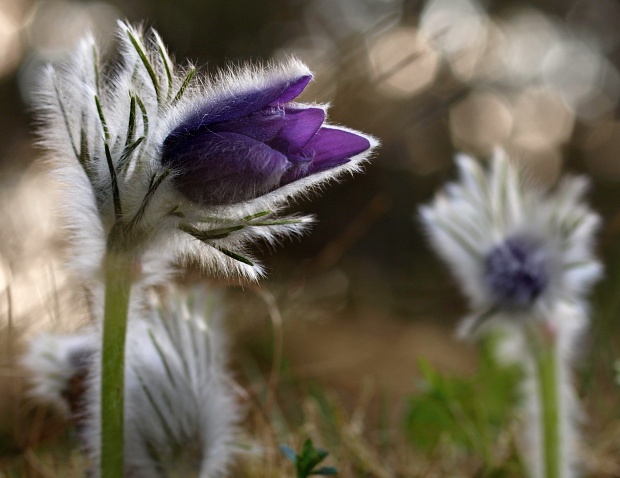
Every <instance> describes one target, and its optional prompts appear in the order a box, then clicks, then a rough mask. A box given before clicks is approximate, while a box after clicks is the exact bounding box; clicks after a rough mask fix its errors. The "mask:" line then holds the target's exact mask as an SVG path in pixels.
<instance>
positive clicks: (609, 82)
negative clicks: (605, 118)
mask: <svg viewBox="0 0 620 478" xmlns="http://www.w3.org/2000/svg"><path fill="white" fill-rule="evenodd" d="M602 62H603V66H602V73H601V76H600V80H599V82H598V85H596V88H594V89H593V90H592V91H591V92H590V94H589V95H588V97H587V98H586V99H584V100H583V101H581V102H580V103H579V104H578V105H577V107H576V108H577V113H578V114H579V116H580V117H581V118H582V119H585V120H589V121H592V120H596V119H597V118H599V117H600V116H602V115H604V114H606V113H609V112H611V111H613V110H614V109H615V107H616V105H617V104H618V98H619V96H620V75H618V70H616V68H615V67H614V66H613V65H611V64H610V63H609V62H608V61H607V60H606V59H604V58H602Z"/></svg>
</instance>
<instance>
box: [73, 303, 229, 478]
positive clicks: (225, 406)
mask: <svg viewBox="0 0 620 478" xmlns="http://www.w3.org/2000/svg"><path fill="white" fill-rule="evenodd" d="M217 299H218V297H217V296H216V295H215V294H212V293H211V294H208V295H206V296H205V295H203V296H199V295H198V294H194V295H191V296H188V297H173V298H171V299H169V300H167V301H165V303H163V304H159V305H158V306H157V307H156V308H154V309H153V311H152V313H151V314H150V316H148V317H136V318H134V319H132V320H130V322H129V330H128V335H127V348H126V350H127V356H126V369H125V370H126V373H125V470H126V476H131V477H132V478H141V477H145V478H147V477H148V478H150V477H153V476H196V477H200V478H212V477H217V476H224V473H225V470H226V468H227V466H228V464H229V462H230V460H231V458H232V455H233V454H234V452H235V451H236V444H235V440H236V436H237V435H236V432H237V428H236V425H237V422H238V418H239V408H238V405H237V403H236V400H235V396H234V393H233V390H232V387H231V379H230V378H229V377H228V375H227V373H226V371H225V357H224V344H223V343H222V342H223V337H222V332H221V330H219V326H218V322H219V317H218V316H219V314H221V312H222V310H221V308H220V307H219V305H218V300H217ZM97 369H98V365H97V363H96V365H95V367H94V370H93V374H91V378H92V380H91V386H90V387H89V400H88V406H89V410H88V417H89V418H88V420H87V422H86V425H85V427H84V435H85V439H86V441H87V443H88V450H89V451H90V452H92V453H93V454H94V456H93V458H94V461H95V462H97V461H98V453H99V450H100V446H99V437H100V432H99V430H100V421H99V413H100V400H99V398H100V394H99V391H100V388H99V380H98V379H97V377H98V370H97ZM94 470H98V467H95V468H94Z"/></svg>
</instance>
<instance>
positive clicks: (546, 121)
mask: <svg viewBox="0 0 620 478" xmlns="http://www.w3.org/2000/svg"><path fill="white" fill-rule="evenodd" d="M513 114H514V128H513V132H512V137H511V140H512V141H513V142H514V143H516V144H518V145H520V146H522V147H525V148H535V149H544V148H552V147H554V146H557V145H560V144H562V143H563V142H565V141H566V140H568V138H569V137H570V135H571V133H572V130H573V125H574V114H573V112H572V111H571V110H570V109H569V108H568V107H567V106H566V104H565V103H564V102H563V101H562V99H561V98H559V96H558V95H557V94H555V93H554V92H553V91H550V90H547V89H543V88H536V89H534V88H530V89H526V90H524V91H522V92H520V93H519V95H518V96H517V98H516V100H515V101H514V104H513Z"/></svg>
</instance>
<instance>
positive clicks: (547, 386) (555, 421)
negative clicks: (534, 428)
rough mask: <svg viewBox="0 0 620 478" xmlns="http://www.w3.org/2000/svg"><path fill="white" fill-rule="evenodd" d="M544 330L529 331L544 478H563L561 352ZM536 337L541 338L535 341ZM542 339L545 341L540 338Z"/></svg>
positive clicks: (555, 342) (552, 338) (553, 339)
mask: <svg viewBox="0 0 620 478" xmlns="http://www.w3.org/2000/svg"><path fill="white" fill-rule="evenodd" d="M541 332H542V334H541ZM545 332H546V331H544V330H542V327H541V328H539V329H538V330H535V331H533V330H530V344H531V346H530V347H531V351H532V355H533V359H534V364H535V370H536V380H537V389H538V394H539V397H538V400H539V405H540V425H538V426H540V427H541V438H542V442H541V445H542V447H543V448H542V453H543V457H542V467H543V468H542V474H541V476H543V477H544V478H561V476H562V472H561V460H562V456H561V454H562V443H561V440H562V435H561V430H560V428H561V414H562V413H563V409H562V407H564V405H565V404H564V403H563V402H562V397H561V394H560V382H559V380H560V377H559V373H558V356H557V353H558V350H557V341H556V338H555V337H550V336H548V335H547V334H546V333H545ZM533 334H536V335H538V336H537V337H532V335H533ZM541 335H542V337H541Z"/></svg>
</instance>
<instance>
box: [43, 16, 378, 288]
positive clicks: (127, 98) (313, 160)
mask: <svg viewBox="0 0 620 478" xmlns="http://www.w3.org/2000/svg"><path fill="white" fill-rule="evenodd" d="M119 40H120V62H119V64H117V65H115V66H114V67H113V68H112V67H110V66H106V65H102V64H100V60H99V57H100V54H99V52H98V47H97V45H96V43H95V42H94V41H93V39H92V38H90V37H89V38H86V39H85V40H83V41H82V42H81V44H80V45H79V47H78V48H77V50H76V52H75V53H74V54H73V56H72V57H71V59H70V60H69V61H68V62H66V63H64V64H61V65H59V66H57V67H49V68H48V69H47V70H46V71H45V73H44V75H43V78H42V81H41V84H40V87H39V89H38V92H37V93H38V100H39V101H38V104H39V117H40V119H41V120H42V123H43V127H42V128H41V131H40V134H41V138H42V141H41V142H42V143H43V145H44V146H45V147H46V148H47V149H48V150H50V152H51V153H52V158H53V160H54V163H53V164H54V166H55V167H56V170H57V171H58V172H59V175H60V176H61V178H62V179H63V181H64V182H65V183H66V184H67V195H68V198H67V201H66V203H67V205H66V215H67V217H68V218H69V220H70V222H71V225H72V229H73V231H74V234H75V236H76V238H75V239H76V242H79V243H80V245H81V246H80V249H79V250H77V249H76V256H77V257H78V258H79V260H80V261H79V264H77V265H78V268H81V269H82V270H83V271H84V272H87V273H90V274H92V272H94V271H96V270H97V268H98V267H99V265H100V263H101V257H102V255H103V253H104V252H105V250H106V248H107V249H108V250H110V249H114V248H117V249H124V250H131V251H138V254H139V255H141V262H142V270H143V274H144V275H145V276H148V272H149V271H154V270H158V269H162V268H163V266H164V265H165V264H166V263H169V262H170V261H173V260H176V259H179V258H185V259H187V258H192V259H198V260H199V261H200V262H201V263H202V264H203V265H204V266H205V267H206V268H208V269H209V270H210V271H211V272H214V273H217V274H223V275H241V276H245V277H249V278H251V279H255V278H256V277H258V276H260V275H261V273H262V269H261V268H260V266H259V265H258V264H256V263H255V261H254V260H253V259H252V258H251V257H250V256H249V255H248V251H247V244H248V243H249V242H251V241H252V240H253V239H255V238H262V239H264V240H267V241H273V240H275V238H276V237H277V236H281V235H286V234H292V233H298V232H299V231H300V230H301V229H303V227H304V226H305V224H307V223H308V222H309V218H299V217H288V218H287V217H284V218H282V217H278V215H277V214H278V211H279V210H280V209H281V208H282V206H284V205H285V204H286V203H287V201H288V200H289V198H290V197H292V196H295V195H297V194H300V193H303V192H305V191H308V190H309V189H310V188H312V187H313V186H316V185H318V184H320V183H323V182H325V181H326V180H328V179H330V178H334V177H336V176H338V175H340V174H341V173H343V172H346V171H356V170H359V168H360V164H361V163H362V162H363V161H364V160H365V159H367V157H368V155H369V154H370V153H371V151H372V149H373V147H374V146H376V144H377V142H376V141H375V140H374V139H373V138H372V137H370V136H367V135H363V134H361V133H358V132H356V131H352V130H349V129H347V128H342V127H339V126H334V125H329V124H327V123H326V106H324V105H307V104H302V103H295V102H294V100H295V98H296V97H297V96H298V95H299V94H300V93H301V92H302V91H303V89H304V88H305V86H306V85H307V84H308V82H309V81H310V80H311V78H312V74H311V72H310V71H309V70H308V69H307V67H306V66H305V65H303V64H302V63H300V62H299V61H296V60H289V61H288V62H285V63H283V64H280V65H268V66H266V67H250V66H248V67H245V68H240V69H238V70H235V71H233V70H231V71H229V72H225V73H220V74H218V75H216V76H215V77H213V78H212V79H207V80H202V81H198V80H196V79H195V69H194V68H193V67H191V66H190V67H188V68H185V69H179V68H178V67H177V66H176V65H175V64H174V63H173V62H172V60H171V59H170V56H169V54H168V53H167V50H166V48H165V47H164V45H163V43H162V41H161V39H160V38H159V36H158V35H157V33H155V32H151V33H150V34H149V35H144V34H142V33H141V32H140V31H138V30H136V29H134V28H132V27H131V26H128V25H126V24H123V23H121V24H120V27H119Z"/></svg>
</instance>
